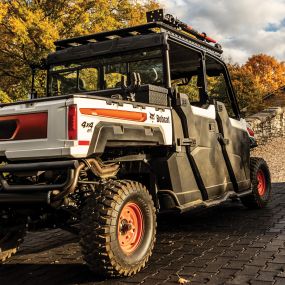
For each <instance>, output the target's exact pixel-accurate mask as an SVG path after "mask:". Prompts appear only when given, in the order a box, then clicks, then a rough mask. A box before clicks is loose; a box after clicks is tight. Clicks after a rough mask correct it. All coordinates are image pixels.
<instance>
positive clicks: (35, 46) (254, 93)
mask: <svg viewBox="0 0 285 285" xmlns="http://www.w3.org/2000/svg"><path fill="white" fill-rule="evenodd" d="M158 6H159V5H158V2H157V0H144V1H142V0H57V1H50V0H0V39H1V45H0V102H9V101H11V100H18V99H24V98H27V96H28V94H29V92H30V85H31V71H30V66H31V65H32V64H38V63H40V61H41V59H42V58H45V57H46V56H47V54H48V53H50V52H52V51H53V50H54V48H55V47H54V44H53V43H54V41H56V40H58V39H62V38H68V37H73V36H78V35H85V34H90V33H95V32H100V31H106V30H113V29H117V28H122V27H127V26H133V25H136V24H140V23H142V22H144V21H145V12H146V11H147V10H152V9H156V8H158ZM228 66H229V70H230V73H231V76H232V80H233V85H234V87H235V90H236V93H237V96H238V99H239V102H240V105H241V108H245V107H246V108H247V110H249V111H250V112H254V111H255V110H258V109H260V108H262V107H263V101H262V98H263V96H264V95H265V94H266V93H268V92H271V91H273V90H275V89H277V88H278V87H280V86H283V85H285V76H284V72H285V65H284V62H283V63H282V62H278V61H277V60H276V59H275V58H274V57H271V56H268V55H264V54H259V55H254V56H252V57H251V58H249V59H248V61H247V62H246V63H245V64H244V65H238V64H229V65H228ZM45 84H46V83H45V74H44V73H43V74H38V76H37V80H36V88H37V90H38V92H39V94H41V92H42V93H43V92H44V90H45Z"/></svg>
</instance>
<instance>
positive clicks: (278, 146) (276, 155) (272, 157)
mask: <svg viewBox="0 0 285 285" xmlns="http://www.w3.org/2000/svg"><path fill="white" fill-rule="evenodd" d="M251 156H259V157H263V158H264V159H265V160H266V162H267V164H268V166H269V169H270V172H271V180H272V182H284V181H285V138H282V137H281V138H273V139H272V140H271V141H270V142H267V144H266V145H262V146H258V147H257V148H255V149H254V150H253V151H252V154H251Z"/></svg>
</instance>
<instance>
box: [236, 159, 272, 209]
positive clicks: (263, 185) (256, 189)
mask: <svg viewBox="0 0 285 285" xmlns="http://www.w3.org/2000/svg"><path fill="white" fill-rule="evenodd" d="M250 178H251V189H252V193H251V194H250V195H247V196H245V197H241V198H240V199H241V201H242V203H243V204H244V205H245V206H246V207H248V208H250V209H261V208H264V207H265V206H266V205H267V204H268V202H269V201H270V198H271V178H270V171H269V168H268V166H267V163H266V162H265V161H264V160H263V159H262V158H259V157H252V158H250Z"/></svg>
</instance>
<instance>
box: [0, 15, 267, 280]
mask: <svg viewBox="0 0 285 285" xmlns="http://www.w3.org/2000/svg"><path fill="white" fill-rule="evenodd" d="M147 19H148V22H147V23H146V24H144V25H140V26H135V27H129V28H125V29H121V30H115V31H109V32H102V33H97V34H92V35H88V36H82V37H76V38H71V39H66V40H60V41H57V42H56V43H55V45H56V51H55V52H54V53H52V54H50V55H49V56H48V57H47V59H46V60H45V63H44V64H43V65H42V68H44V69H45V70H46V72H47V88H46V96H45V97H41V98H37V96H36V92H35V88H34V86H33V88H32V91H33V92H32V98H31V99H29V100H27V101H21V102H15V103H10V104H2V105H0V158H1V161H2V164H1V167H0V182H1V188H0V210H1V220H0V227H1V231H0V249H1V252H0V260H1V261H2V262H4V261H5V260H6V259H7V258H8V257H10V256H11V254H12V253H15V252H16V249H17V247H18V245H19V243H20V242H21V241H22V240H23V236H24V233H25V231H26V229H27V227H28V228H30V229H37V228H40V227H49V226H51V227H54V226H57V227H61V228H64V229H68V230H70V231H76V232H79V234H80V240H81V241H80V244H81V246H82V252H83V256H84V259H85V261H86V262H87V264H88V265H89V267H90V268H91V270H93V271H94V272H97V273H99V274H105V275H108V276H110V275H111V276H130V275H132V274H135V273H137V272H138V271H139V270H141V269H142V268H143V267H144V266H145V264H146V263H147V261H148V260H149V257H150V256H151V254H152V251H153V247H154V243H155V239H156V215H157V214H158V213H163V212H169V211H174V212H175V211H176V212H177V211H178V212H181V213H183V212H186V211H188V210H191V209H194V208H197V207H210V206H213V205H218V204H220V203H222V202H224V201H226V200H228V199H240V200H241V202H242V203H243V204H244V205H245V206H247V207H250V208H263V207H264V206H265V205H266V204H267V203H268V201H269V199H270V191H271V190H270V189H271V183H270V173H269V169H268V167H267V165H266V162H265V161H264V160H263V159H262V158H251V157H250V148H251V146H253V145H254V144H253V143H252V142H253V138H252V132H251V131H249V130H248V129H247V124H246V121H245V119H244V118H242V116H241V114H240V110H239V107H238V102H237V99H236V97H235V93H234V90H233V86H232V84H231V81H230V76H229V73H228V70H227V67H226V65H225V63H224V62H223V61H222V59H221V54H222V48H221V46H220V45H219V44H217V43H215V41H214V40H213V39H211V38H210V37H208V36H207V35H206V34H205V33H199V32H198V31H196V30H194V29H193V28H192V27H190V26H187V25H186V24H184V23H183V22H181V21H179V20H178V19H176V18H174V17H173V16H171V15H169V14H167V15H165V14H164V11H163V10H155V11H151V12H148V13H147ZM33 74H35V72H33ZM33 81H34V80H33ZM245 215H246V212H245Z"/></svg>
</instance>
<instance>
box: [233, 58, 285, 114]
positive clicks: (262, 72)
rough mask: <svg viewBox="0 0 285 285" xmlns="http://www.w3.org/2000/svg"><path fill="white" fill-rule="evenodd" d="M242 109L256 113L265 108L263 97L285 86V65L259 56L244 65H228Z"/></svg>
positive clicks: (273, 59)
mask: <svg viewBox="0 0 285 285" xmlns="http://www.w3.org/2000/svg"><path fill="white" fill-rule="evenodd" d="M228 68H229V71H230V74H231V79H232V83H233V86H234V89H235V92H236V94H237V97H238V100H239V104H240V108H241V109H245V110H246V111H247V113H254V112H257V111H259V110H260V109H262V108H264V107H265V103H264V101H263V97H264V96H265V95H267V94H268V93H271V92H273V91H274V90H276V89H278V88H280V87H282V86H285V63H284V62H279V61H277V60H276V59H275V58H274V57H272V56H269V55H265V54H258V55H253V56H252V57H250V58H249V59H248V60H247V62H246V63H245V64H243V65H238V64H228Z"/></svg>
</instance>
